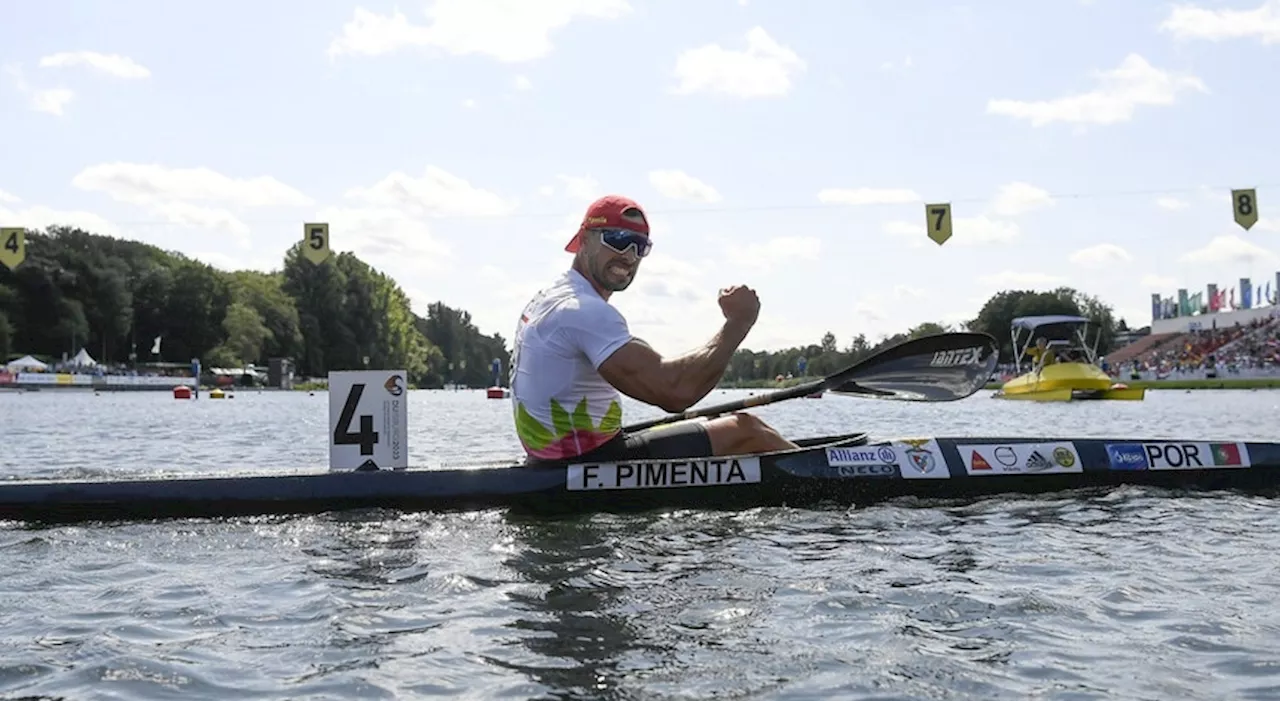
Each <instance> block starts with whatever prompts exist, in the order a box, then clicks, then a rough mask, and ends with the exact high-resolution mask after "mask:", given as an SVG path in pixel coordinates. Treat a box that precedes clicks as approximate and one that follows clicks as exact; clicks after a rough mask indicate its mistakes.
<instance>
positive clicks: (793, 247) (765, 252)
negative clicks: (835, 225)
mask: <svg viewBox="0 0 1280 701" xmlns="http://www.w3.org/2000/svg"><path fill="white" fill-rule="evenodd" d="M821 247H822V242H821V241H820V240H819V239H817V238H814V237H812V236H779V237H777V238H772V239H769V240H768V241H765V242H764V243H753V244H750V245H747V246H736V247H735V246H729V247H728V253H729V261H730V262H731V263H733V265H735V266H740V267H744V268H757V269H760V270H771V269H772V268H773V266H774V265H775V264H778V263H785V262H786V261H787V260H817V259H818V251H819V249H821Z"/></svg>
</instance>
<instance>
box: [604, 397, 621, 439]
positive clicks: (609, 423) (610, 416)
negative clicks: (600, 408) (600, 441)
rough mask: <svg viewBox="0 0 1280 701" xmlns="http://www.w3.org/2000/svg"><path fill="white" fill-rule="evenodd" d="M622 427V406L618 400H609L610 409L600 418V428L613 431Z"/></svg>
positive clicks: (608, 431) (605, 431) (606, 431)
mask: <svg viewBox="0 0 1280 701" xmlns="http://www.w3.org/2000/svg"><path fill="white" fill-rule="evenodd" d="M621 429H622V406H621V405H620V404H618V403H617V402H609V410H608V411H606V412H605V413H604V418H602V419H600V430H601V431H603V432H604V433H613V432H614V431H619V430H621Z"/></svg>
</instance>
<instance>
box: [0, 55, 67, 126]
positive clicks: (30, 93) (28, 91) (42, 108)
mask: <svg viewBox="0 0 1280 701" xmlns="http://www.w3.org/2000/svg"><path fill="white" fill-rule="evenodd" d="M4 72H5V73H7V74H9V77H10V78H11V79H12V80H13V86H14V88H16V89H17V90H18V92H19V93H21V94H23V95H26V96H27V105H28V106H29V107H30V108H31V109H33V110H35V111H37V112H44V113H45V114H52V115H54V116H58V117H61V116H62V115H63V113H64V111H65V108H66V106H67V105H68V104H70V102H71V100H73V99H74V98H75V93H74V92H72V91H70V90H68V89H67V88H47V89H38V88H33V87H31V85H30V84H28V83H27V80H26V78H24V77H23V75H22V68H21V67H19V66H16V65H12V64H5V66H4Z"/></svg>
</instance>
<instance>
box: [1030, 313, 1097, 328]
mask: <svg viewBox="0 0 1280 701" xmlns="http://www.w3.org/2000/svg"><path fill="white" fill-rule="evenodd" d="M1087 323H1089V319H1087V318H1085V317H1083V316H1070V315H1067V314H1048V315H1045V316H1020V317H1018V318H1016V319H1014V320H1013V327H1014V328H1015V329H1027V330H1028V331H1034V330H1035V329H1036V327H1039V326H1048V325H1049V324H1087Z"/></svg>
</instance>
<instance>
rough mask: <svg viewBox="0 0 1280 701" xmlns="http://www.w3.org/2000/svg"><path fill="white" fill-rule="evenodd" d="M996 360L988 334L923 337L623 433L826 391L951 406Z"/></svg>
mask: <svg viewBox="0 0 1280 701" xmlns="http://www.w3.org/2000/svg"><path fill="white" fill-rule="evenodd" d="M998 357H999V356H998V354H997V345H996V339H994V338H992V337H991V336H990V335H988V334H985V333H969V332H956V333H943V334H937V335H934V336H922V337H920V338H914V339H911V340H909V341H904V342H903V343H899V344H898V345H896V346H892V347H889V348H886V349H884V350H882V351H880V352H879V353H876V354H875V355H873V356H871V357H869V358H863V359H862V360H859V361H858V362H856V363H854V364H853V365H850V366H849V367H847V368H845V369H843V370H841V371H840V372H837V373H836V374H834V375H828V376H827V377H824V378H822V379H821V380H814V381H812V382H806V383H804V384H800V385H795V386H794V387H788V388H786V389H780V390H778V391H776V392H769V393H767V394H759V395H756V396H753V397H747V398H746V399H740V400H738V401H734V402H726V403H724V404H717V405H715V406H709V407H706V408H705V409H689V410H688V411H685V412H682V413H679V414H670V415H668V416H664V417H661V418H657V419H650V420H648V421H641V422H639V423H635V424H631V425H630V426H626V427H624V429H623V430H625V431H627V432H632V431H639V430H642V429H646V428H651V427H653V426H657V425H659V424H665V423H673V422H675V421H684V420H685V419H696V418H702V417H707V418H710V417H713V416H719V415H721V414H727V413H729V412H732V411H740V410H742V409H749V408H751V407H755V406H761V405H764V404H773V403H774V402H781V401H784V400H787V399H795V398H796V397H803V396H805V395H808V394H813V393H815V392H824V391H827V392H833V393H836V394H843V395H849V396H859V397H874V398H876V399H894V400H899V401H910V402H952V401H955V400H957V399H964V398H965V397H968V396H969V395H971V394H973V393H974V392H977V391H978V390H980V389H982V388H983V386H985V385H986V384H987V382H988V381H989V380H990V379H991V373H992V372H993V371H994V370H995V367H996V362H997V360H998Z"/></svg>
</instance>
